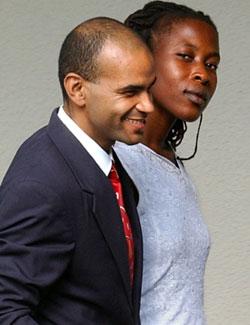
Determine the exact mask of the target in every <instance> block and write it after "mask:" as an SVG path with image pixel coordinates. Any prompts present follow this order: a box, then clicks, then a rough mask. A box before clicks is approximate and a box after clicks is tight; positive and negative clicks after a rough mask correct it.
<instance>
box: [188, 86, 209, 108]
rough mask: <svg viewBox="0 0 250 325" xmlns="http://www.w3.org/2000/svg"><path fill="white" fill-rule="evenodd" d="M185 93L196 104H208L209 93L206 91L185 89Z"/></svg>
mask: <svg viewBox="0 0 250 325" xmlns="http://www.w3.org/2000/svg"><path fill="white" fill-rule="evenodd" d="M184 94H185V96H186V97H187V98H188V99H189V100H190V101H191V102H193V103H194V104H196V105H199V106H205V105H206V102H207V95H206V94H205V93H201V92H195V91H189V90H185V91H184Z"/></svg>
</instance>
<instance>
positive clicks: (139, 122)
mask: <svg viewBox="0 0 250 325" xmlns="http://www.w3.org/2000/svg"><path fill="white" fill-rule="evenodd" d="M125 121H127V122H129V123H130V124H131V125H133V126H135V127H144V125H145V124H146V119H145V118H133V117H126V118H125Z"/></svg>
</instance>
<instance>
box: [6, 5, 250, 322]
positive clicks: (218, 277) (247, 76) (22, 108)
mask: <svg viewBox="0 0 250 325" xmlns="http://www.w3.org/2000/svg"><path fill="white" fill-rule="evenodd" d="M146 2H147V1H142V0H126V1H125V0H115V1H114V0H99V1H98V0H91V1H90V0H71V1H67V0H36V1H33V0H0V180H1V179H2V177H3V175H4V173H5V172H6V170H7V167H8V165H9V164H10V162H11V160H12V158H13V155H14V154H15V152H16V150H17V148H18V147H19V145H20V144H21V143H22V142H23V141H24V139H26V138H27V137H28V136H29V135H30V134H31V133H33V132H34V131H35V130H37V129H38V128H39V127H41V126H43V125H45V124H46V123H47V122H48V119H49V117H50V114H51V111H52V109H53V108H55V107H57V106H58V105H60V104H61V102H62V98H61V92H60V87H59V83H58V80H57V58H58V53H59V49H60V46H61V43H62V41H63V39H64V38H65V36H66V34H67V33H68V32H69V31H70V30H71V29H72V28H73V27H75V26H76V25H77V24H78V23H80V22H82V21H83V20H85V19H87V18H91V17H94V16H102V15H104V16H110V17H114V18H117V19H120V20H122V21H123V20H124V18H125V17H127V15H128V14H130V13H132V12H133V11H134V10H136V9H138V8H140V7H141V6H142V5H143V4H145V3H146ZM177 2H178V3H182V4H185V5H188V6H191V7H193V8H195V9H199V10H202V11H204V12H206V13H208V14H210V15H211V17H212V18H213V20H214V21H215V23H216V25H217V27H218V29H219V32H220V48H221V57H222V61H221V64H220V67H219V70H218V75H219V83H218V89H217V92H216V95H215V96H214V98H213V100H212V102H211V103H210V105H209V108H208V109H207V110H206V112H205V114H204V121H203V125H202V129H201V134H200V142H199V150H198V154H197V156H196V157H195V159H193V160H191V161H189V162H186V167H187V169H188V170H189V172H190V173H191V175H192V178H193V179H194V182H195V183H196V185H197V187H198V192H199V197H200V202H201V206H202V210H203V213H204V218H205V220H206V222H207V224H208V227H209V230H210V234H211V237H212V247H211V252H210V256H209V259H208V264H207V269H206V277H205V308H206V314H207V319H208V325H220V324H221V325H222V324H223V325H224V324H226V325H247V324H250V308H249V305H250V140H249V139H250V94H249V92H250V58H249V53H250V35H249V33H250V32H249V31H250V2H249V1H247V0H238V1H226V0H220V1H217V0H210V1H204V0H183V1H177ZM196 129H197V123H194V124H192V125H189V131H188V134H187V137H186V139H185V142H184V144H183V146H182V151H181V154H182V155H188V154H189V153H190V152H192V150H193V146H194V141H195V132H196ZM41 159H43V157H41ZM0 262H1V261H0ZM152 325H157V324H152Z"/></svg>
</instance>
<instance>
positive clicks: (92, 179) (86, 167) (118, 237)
mask: <svg viewBox="0 0 250 325" xmlns="http://www.w3.org/2000/svg"><path fill="white" fill-rule="evenodd" d="M48 134H49V136H50V138H51V139H52V141H53V143H54V144H55V145H56V147H57V148H58V150H59V151H60V153H61V155H62V156H63V157H64V159H65V161H66V162H67V164H68V166H69V168H70V169H71V171H72V173H73V174H74V175H75V178H76V180H77V182H78V183H79V186H80V187H81V188H82V190H83V191H87V192H89V193H92V195H93V213H94V216H95V218H96V220H97V222H98V224H99V226H100V229H101V231H102V233H103V235H104V238H105V240H106V242H107V245H108V246H109V248H110V251H111V253H112V255H113V258H114V261H115V263H116V265H117V268H118V270H119V272H120V275H121V278H122V282H123V286H124V289H125V292H126V295H127V298H128V301H129V304H130V306H131V308H132V299H131V297H132V295H131V286H130V282H129V266H128V256H127V247H126V241H125V237H124V232H123V226H122V221H121V217H120V211H119V207H118V205H117V201H116V197H115V193H114V191H113V188H112V185H111V183H110V181H109V180H108V178H107V176H106V175H105V174H104V173H103V171H102V170H101V169H100V168H99V166H98V165H97V164H96V162H95V161H94V159H93V158H92V157H91V156H90V155H89V154H88V152H87V151H86V150H85V149H84V148H83V146H82V145H81V144H80V142H79V141H78V140H77V139H76V138H75V137H74V136H73V134H72V133H71V132H70V131H69V130H68V129H67V128H66V127H65V126H64V125H63V123H62V122H61V121H60V120H59V118H58V117H57V110H55V111H54V112H53V114H52V117H51V120H50V123H49V125H48Z"/></svg>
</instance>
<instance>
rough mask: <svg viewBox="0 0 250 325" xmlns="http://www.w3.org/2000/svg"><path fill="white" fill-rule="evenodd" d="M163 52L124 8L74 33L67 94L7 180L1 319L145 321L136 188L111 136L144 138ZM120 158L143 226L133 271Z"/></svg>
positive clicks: (68, 50)
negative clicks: (113, 174)
mask: <svg viewBox="0 0 250 325" xmlns="http://www.w3.org/2000/svg"><path fill="white" fill-rule="evenodd" d="M152 62H153V61H152V57H151V55H150V53H149V51H148V49H147V48H146V47H145V46H144V44H143V43H142V42H141V40H140V39H139V38H138V37H137V36H136V35H134V34H133V32H132V31H130V30H129V29H127V28H126V27H125V26H123V25H122V24H120V23H119V22H117V21H115V20H112V19H108V18H95V19H91V20H88V21H86V22H84V23H82V24H80V25H79V26H77V27H76V28H75V29H74V30H73V31H72V32H70V34H69V35H68V36H67V37H66V39H65V41H64V43H63V45H62V48H61V52H60V56H59V79H60V84H61V87H62V91H63V98H64V104H63V105H62V106H61V107H60V108H58V109H56V110H54V112H53V113H52V116H51V119H50V122H49V124H48V126H46V127H44V128H42V129H41V130H39V131H37V132H36V133H35V134H34V135H33V136H31V137H30V138H29V139H28V140H27V141H26V142H25V143H24V144H23V145H22V146H21V148H20V149H19V150H18V152H17V154H16V156H15V158H14V160H13V162H12V164H11V166H10V168H9V170H8V172H7V174H6V176H5V178H4V180H3V183H2V186H1V190H0V324H1V325H8V324H17V325H31V324H32V325H33V324H57V325H88V324H96V325H111V324H114V325H130V324H131V325H134V324H139V323H140V320H139V300H140V289H141V271H142V238H141V231H140V225H139V220H138V216H137V213H136V203H135V198H134V197H135V193H136V191H135V189H134V186H133V184H132V182H131V180H130V178H129V177H128V175H127V173H126V172H125V170H124V169H123V167H122V166H121V164H120V162H119V161H118V159H117V157H116V155H115V153H114V152H113V151H112V149H111V147H112V145H113V144H114V142H115V141H116V140H119V141H123V142H125V143H128V144H133V143H137V142H138V141H139V140H140V139H141V136H142V133H143V128H144V124H145V122H146V117H147V114H148V113H149V112H150V111H152V109H153V108H152V104H151V101H150V96H149V88H150V86H151V85H152V83H153V81H154V72H153V63H152ZM112 160H114V161H115V164H116V168H117V171H118V174H119V177H120V180H121V183H122V191H123V198H124V205H125V210H126V212H127V215H128V218H129V222H130V226H131V228H132V240H133V245H134V246H133V254H134V255H133V264H131V265H132V273H131V265H130V264H129V261H128V251H129V250H128V242H127V239H126V238H125V235H124V224H123V221H122V220H121V213H120V209H119V206H118V204H117V198H116V196H115V193H114V191H113V187H112V184H111V181H110V180H109V178H108V174H109V172H110V169H111V164H112ZM131 274H132V276H131Z"/></svg>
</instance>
